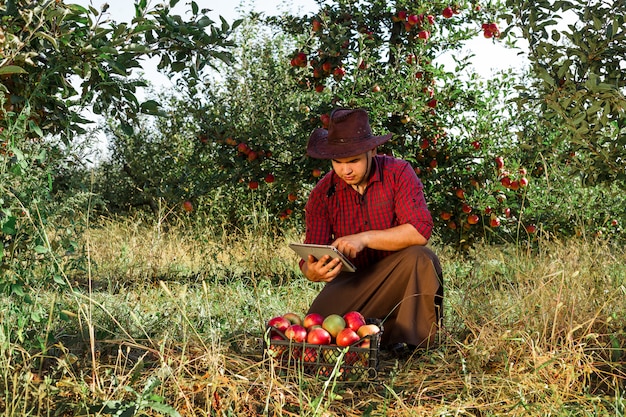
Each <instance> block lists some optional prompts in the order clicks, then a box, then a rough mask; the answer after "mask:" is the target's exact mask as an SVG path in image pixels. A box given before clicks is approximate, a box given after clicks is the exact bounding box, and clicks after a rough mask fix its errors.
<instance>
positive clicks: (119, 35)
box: [0, 0, 237, 293]
mask: <svg viewBox="0 0 626 417" xmlns="http://www.w3.org/2000/svg"><path fill="white" fill-rule="evenodd" d="M176 3H178V1H177V0H170V1H169V2H168V3H167V4H157V5H155V6H153V7H148V2H147V0H138V1H137V2H136V3H135V15H134V16H133V20H132V21H131V22H129V23H118V22H115V21H112V20H110V19H109V18H108V17H107V14H106V10H107V8H108V6H107V5H106V4H105V5H104V6H103V8H102V10H96V9H94V8H93V7H89V8H84V7H82V6H79V5H76V4H70V3H65V2H63V1H59V0H46V1H37V2H32V1H26V0H8V1H6V2H2V3H1V4H0V274H1V275H0V277H1V278H0V286H1V287H2V290H4V291H8V292H14V293H15V292H19V291H21V288H22V287H23V286H24V285H25V284H26V283H28V282H33V281H34V277H35V276H37V277H39V278H38V279H41V277H43V278H44V279H48V278H54V279H55V280H56V281H58V282H63V279H62V278H61V276H60V271H61V270H62V269H63V265H62V264H64V262H65V260H66V259H70V260H68V262H75V261H76V259H75V257H72V256H69V257H68V256H67V255H68V254H76V253H78V252H79V251H78V248H77V247H76V243H75V239H73V238H72V236H74V235H75V233H74V232H76V231H77V230H78V229H77V227H78V226H77V222H79V221H80V218H77V217H76V216H68V213H74V214H76V213H80V212H81V211H82V209H83V208H84V206H85V204H87V202H88V200H89V193H88V192H83V193H76V194H73V195H72V196H71V197H72V198H62V197H61V196H59V193H61V192H62V191H63V190H62V189H60V187H59V182H58V181H57V180H58V174H59V172H65V171H66V170H67V169H68V168H69V169H76V168H77V167H80V166H81V164H82V163H84V162H85V161H80V160H77V159H78V158H77V157H76V155H72V154H71V149H72V144H73V142H75V139H76V136H78V135H80V134H83V133H85V132H86V130H85V129H86V126H87V124H88V123H89V122H90V121H91V120H90V118H89V116H86V114H87V113H86V112H85V109H86V108H89V109H91V110H92V111H93V113H95V114H96V115H106V116H107V117H110V118H115V119H117V120H119V121H120V125H121V127H122V128H123V129H124V130H125V131H126V132H127V133H130V132H131V131H132V130H133V123H134V122H135V121H136V120H137V116H138V115H139V114H142V113H147V114H158V113H159V111H160V109H159V105H158V103H157V102H156V101H155V100H147V101H144V102H141V101H140V100H139V98H138V95H137V92H138V88H140V87H142V86H144V85H146V82H145V81H143V80H141V79H139V78H137V77H135V76H133V71H134V70H135V69H138V68H140V63H141V60H142V59H147V58H155V57H156V58H157V59H159V68H160V69H161V70H162V71H164V72H167V73H171V74H180V75H181V79H182V80H186V81H188V82H189V84H190V85H192V84H193V80H194V79H196V78H197V77H198V76H199V74H201V72H202V71H203V70H204V69H205V68H208V67H210V66H212V65H214V63H215V61H218V60H222V61H229V60H230V59H231V55H230V49H231V48H232V46H233V43H232V40H231V39H230V35H231V31H232V29H233V28H232V27H231V26H230V25H229V24H228V23H227V22H225V21H224V20H223V19H222V22H220V23H219V24H218V23H216V22H214V21H212V20H211V19H209V18H208V17H207V16H206V10H200V9H199V8H198V6H197V4H196V3H195V2H193V1H192V2H191V3H190V8H191V12H192V13H191V17H190V18H189V20H186V19H183V18H182V17H181V16H178V15H173V14H172V13H170V11H171V7H173V6H174V5H176ZM236 24H237V22H235V23H234V24H233V26H235V25H236ZM81 196H82V197H81ZM54 228H57V229H59V230H58V231H57V233H49V232H51V231H52V229H54ZM58 254H63V255H64V256H59V257H56V255H58ZM51 255H53V256H51ZM53 258H54V259H53ZM59 260H62V261H59ZM46 261H49V262H46ZM44 265H46V266H45V267H44ZM39 267H41V269H39V270H37V271H36V272H35V270H36V268H39Z"/></svg>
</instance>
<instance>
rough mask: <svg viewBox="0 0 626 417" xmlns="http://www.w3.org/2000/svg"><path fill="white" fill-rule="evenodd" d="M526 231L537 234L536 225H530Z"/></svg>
mask: <svg viewBox="0 0 626 417" xmlns="http://www.w3.org/2000/svg"><path fill="white" fill-rule="evenodd" d="M526 231H527V232H528V233H530V234H533V233H536V232H537V226H535V225H534V224H529V225H527V226H526Z"/></svg>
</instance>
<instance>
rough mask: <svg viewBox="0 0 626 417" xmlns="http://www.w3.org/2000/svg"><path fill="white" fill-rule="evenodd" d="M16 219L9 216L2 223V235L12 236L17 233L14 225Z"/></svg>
mask: <svg viewBox="0 0 626 417" xmlns="http://www.w3.org/2000/svg"><path fill="white" fill-rule="evenodd" d="M16 221H17V218H16V217H15V216H9V217H8V218H7V219H6V220H5V221H4V223H2V233H4V234H7V235H14V234H15V233H16V231H17V229H16V227H15V224H16Z"/></svg>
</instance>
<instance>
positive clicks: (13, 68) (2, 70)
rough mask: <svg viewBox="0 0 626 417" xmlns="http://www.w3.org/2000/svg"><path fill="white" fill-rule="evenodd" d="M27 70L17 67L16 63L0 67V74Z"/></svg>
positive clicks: (20, 72) (18, 72)
mask: <svg viewBox="0 0 626 417" xmlns="http://www.w3.org/2000/svg"><path fill="white" fill-rule="evenodd" d="M26 73H27V71H26V70H25V69H24V68H22V67H18V66H17V65H7V66H5V67H2V68H0V75H8V74H26Z"/></svg>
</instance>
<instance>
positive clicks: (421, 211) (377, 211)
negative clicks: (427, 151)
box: [305, 155, 433, 268]
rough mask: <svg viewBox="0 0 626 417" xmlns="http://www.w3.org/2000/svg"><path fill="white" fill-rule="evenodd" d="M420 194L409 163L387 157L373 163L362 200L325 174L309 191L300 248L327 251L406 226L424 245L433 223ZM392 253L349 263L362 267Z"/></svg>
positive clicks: (370, 252) (368, 252)
mask: <svg viewBox="0 0 626 417" xmlns="http://www.w3.org/2000/svg"><path fill="white" fill-rule="evenodd" d="M423 188H424V187H423V185H422V182H421V181H420V179H419V178H418V177H417V175H416V174H415V171H414V170H413V168H412V167H411V165H410V164H409V163H408V162H406V161H403V160H401V159H396V158H392V157H390V156H384V155H377V156H375V157H374V163H373V174H372V175H371V177H370V179H369V182H368V184H367V187H366V189H365V193H364V194H363V195H361V194H359V193H358V192H357V191H356V190H354V189H353V188H352V187H351V186H349V185H348V184H346V183H345V182H344V181H343V180H341V179H340V178H339V177H338V176H337V175H336V174H335V172H334V171H330V172H329V173H328V174H326V175H325V176H324V177H323V178H322V179H321V180H320V181H319V182H318V183H317V185H316V186H315V188H314V189H313V190H312V191H311V195H310V196H309V200H308V202H307V204H306V207H305V214H306V236H305V243H317V244H324V245H328V244H331V243H332V242H333V241H334V240H335V239H337V238H339V237H342V236H346V235H352V234H356V233H360V232H364V231H366V230H384V229H389V228H391V227H394V226H399V225H402V224H406V223H409V224H412V225H413V226H414V227H415V228H416V229H417V231H418V232H420V233H421V234H422V236H424V237H425V238H426V239H429V238H430V235H431V232H432V227H433V220H432V217H431V215H430V211H428V207H427V206H426V200H425V199H424V192H423ZM391 253H392V252H389V251H380V250H375V249H370V248H366V249H365V250H363V251H362V252H361V253H359V255H358V256H357V257H356V258H355V259H354V260H353V263H354V265H355V266H356V267H357V268H359V267H364V266H367V265H371V264H373V263H375V262H377V261H379V260H380V259H382V258H384V257H385V256H388V255H390V254H391Z"/></svg>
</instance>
